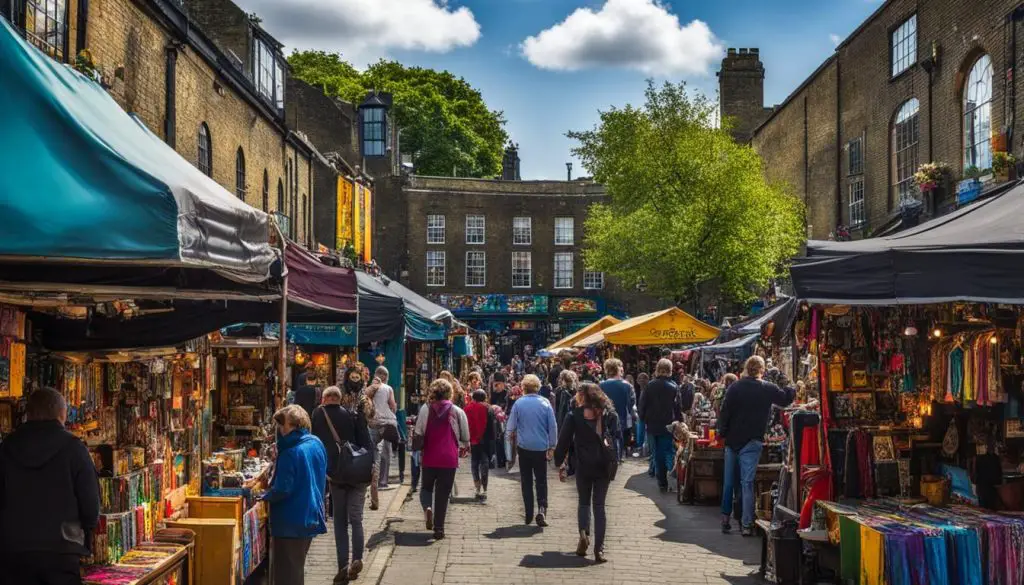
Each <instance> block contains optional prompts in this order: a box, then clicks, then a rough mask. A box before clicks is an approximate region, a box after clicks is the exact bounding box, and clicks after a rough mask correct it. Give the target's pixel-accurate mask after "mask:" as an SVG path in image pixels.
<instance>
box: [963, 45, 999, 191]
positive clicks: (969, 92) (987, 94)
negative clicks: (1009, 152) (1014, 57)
mask: <svg viewBox="0 0 1024 585" xmlns="http://www.w3.org/2000/svg"><path fill="white" fill-rule="evenodd" d="M993 89H995V77H994V76H993V69H992V57H991V56H990V55H988V54H987V53H986V54H984V55H981V56H980V57H978V59H977V60H976V61H975V62H974V64H972V65H971V69H970V71H969V72H968V74H967V81H966V83H964V95H963V112H964V122H963V149H964V170H965V171H966V170H967V169H968V168H970V167H977V168H978V170H981V171H985V170H987V169H990V168H992V143H991V140H992V91H993Z"/></svg>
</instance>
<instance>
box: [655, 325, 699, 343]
mask: <svg viewBox="0 0 1024 585" xmlns="http://www.w3.org/2000/svg"><path fill="white" fill-rule="evenodd" d="M650 336H651V337H653V338H654V339H657V340H660V341H693V340H695V339H698V337H697V330H696V329H694V328H692V327H687V328H683V329H680V328H677V327H669V328H666V329H654V328H652V329H651V331H650Z"/></svg>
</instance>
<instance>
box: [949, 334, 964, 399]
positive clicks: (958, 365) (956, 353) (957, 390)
mask: <svg viewBox="0 0 1024 585" xmlns="http://www.w3.org/2000/svg"><path fill="white" fill-rule="evenodd" d="M963 393H964V350H963V349H962V348H961V347H960V346H959V345H958V346H956V347H954V348H953V349H952V350H951V351H950V352H949V397H950V400H948V402H960V401H961V400H962V398H963Z"/></svg>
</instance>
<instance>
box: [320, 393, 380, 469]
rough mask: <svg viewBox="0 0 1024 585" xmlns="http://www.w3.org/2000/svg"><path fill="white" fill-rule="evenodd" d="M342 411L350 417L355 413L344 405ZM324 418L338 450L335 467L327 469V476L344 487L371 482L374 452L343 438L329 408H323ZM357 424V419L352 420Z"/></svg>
mask: <svg viewBox="0 0 1024 585" xmlns="http://www.w3.org/2000/svg"><path fill="white" fill-rule="evenodd" d="M339 408H340V409H341V412H343V413H344V414H345V416H347V417H349V418H350V419H354V418H355V415H354V414H353V413H352V411H350V410H348V409H347V408H345V407H344V406H341V407H339ZM323 414H324V418H325V419H327V426H328V428H330V429H331V436H333V437H334V446H335V448H336V449H337V450H338V456H337V457H336V458H335V460H334V468H333V469H328V470H327V477H328V479H330V480H331V483H333V484H336V485H340V486H344V487H358V486H363V485H367V484H369V483H370V481H371V478H372V477H373V454H372V453H370V452H369V451H367V450H366V449H364V448H363V447H356V446H353V445H352V443H350V442H348V441H343V440H341V437H340V436H338V430H337V429H335V428H334V422H333V421H332V420H331V415H330V414H329V413H328V412H327V410H323ZM352 423H353V426H355V421H354V420H353V421H352Z"/></svg>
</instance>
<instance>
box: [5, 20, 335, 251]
mask: <svg viewBox="0 0 1024 585" xmlns="http://www.w3.org/2000/svg"><path fill="white" fill-rule="evenodd" d="M0 16H3V17H5V18H7V19H8V20H9V21H10V22H11V23H13V24H14V25H15V27H16V28H18V29H19V30H21V31H22V32H23V33H24V34H25V36H26V38H27V39H29V40H30V41H31V42H32V43H33V44H34V45H36V46H37V47H39V48H40V49H42V50H44V51H45V52H47V53H48V54H49V55H50V56H51V57H53V58H54V59H56V60H58V61H61V62H65V63H74V62H75V60H76V55H78V54H80V53H81V52H82V51H83V50H87V52H88V54H89V55H90V56H91V61H92V64H93V65H94V66H95V68H96V70H97V72H98V74H99V76H100V78H101V80H102V83H103V85H104V87H106V89H107V90H108V92H109V93H110V95H111V96H113V98H114V99H115V100H116V101H117V102H118V103H119V104H120V105H121V107H123V108H124V109H125V110H126V111H128V112H130V113H133V114H136V115H137V116H138V117H139V118H140V119H141V120H142V121H143V122H144V123H145V124H146V126H147V127H148V128H149V129H150V130H151V131H152V132H154V133H155V134H156V135H157V136H160V137H161V138H163V139H164V141H165V142H167V143H168V144H170V145H171V146H173V147H174V148H175V149H176V150H177V151H178V153H179V154H181V156H182V157H184V158H185V159H186V160H188V161H191V162H192V163H193V164H195V165H196V167H198V168H199V169H200V170H202V171H203V172H205V173H206V174H208V175H209V176H211V177H212V178H213V179H214V180H216V181H217V182H218V183H220V184H221V185H222V186H223V187H224V188H225V189H227V190H228V191H230V192H231V193H234V194H236V195H237V196H238V197H240V198H242V199H244V200H245V201H246V202H248V203H249V204H250V205H252V206H254V207H257V208H260V209H263V210H265V211H268V212H272V213H276V214H277V217H278V219H279V221H280V223H281V224H282V226H284V227H285V228H286V231H288V232H290V234H291V236H292V238H293V239H295V240H296V241H298V242H300V243H303V244H307V245H312V244H313V243H314V241H313V228H312V226H313V218H312V209H313V195H314V193H313V185H314V182H313V161H316V160H322V159H323V157H321V156H320V155H318V153H317V152H316V149H315V148H314V147H313V145H312V144H311V143H310V141H309V140H308V139H306V138H305V137H304V136H302V135H300V134H297V133H296V132H294V131H293V130H292V129H290V128H289V126H288V125H287V124H286V122H285V119H286V118H285V114H286V111H287V107H288V102H287V100H286V95H285V87H286V84H287V77H288V66H287V62H286V61H285V59H284V56H283V55H282V53H281V45H280V43H278V42H277V41H276V40H274V39H273V37H271V36H270V35H269V34H267V33H266V32H265V31H264V30H263V29H262V28H260V26H259V24H258V22H257V21H255V20H254V19H252V18H251V17H250V16H249V15H247V14H245V12H244V11H242V10H241V9H240V8H239V7H238V6H236V5H235V4H233V3H232V2H231V1H230V0H47V1H46V2H43V1H42V0H0ZM26 24H30V26H27V27H26Z"/></svg>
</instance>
